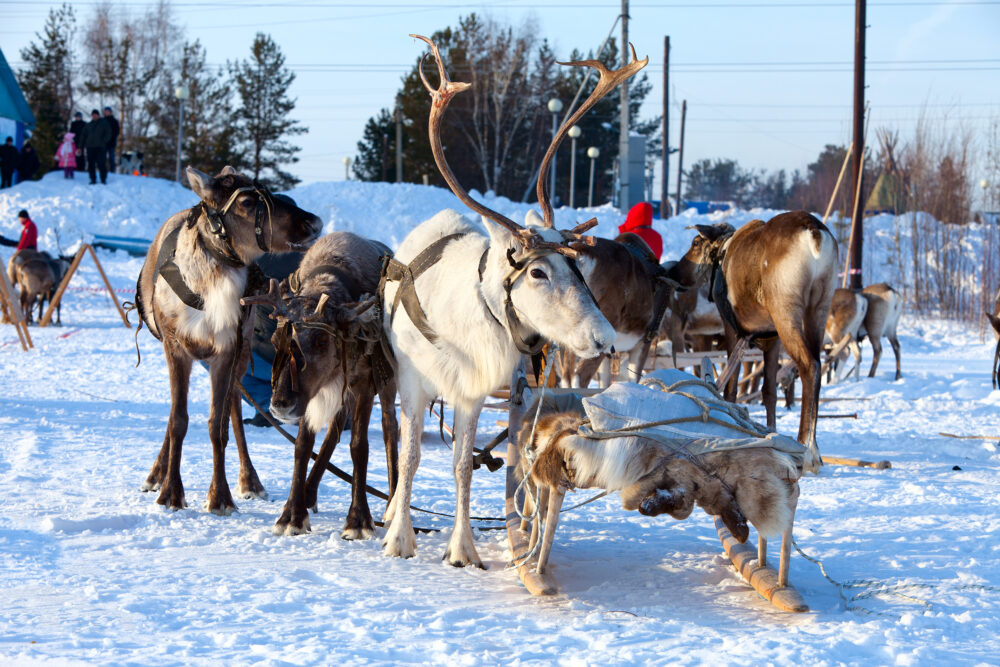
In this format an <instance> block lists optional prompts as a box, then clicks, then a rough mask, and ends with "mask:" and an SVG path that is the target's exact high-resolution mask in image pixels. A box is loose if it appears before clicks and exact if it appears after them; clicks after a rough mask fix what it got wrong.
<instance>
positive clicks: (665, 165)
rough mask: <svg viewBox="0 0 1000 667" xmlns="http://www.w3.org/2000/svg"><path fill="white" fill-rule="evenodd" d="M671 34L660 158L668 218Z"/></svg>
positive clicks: (664, 215)
mask: <svg viewBox="0 0 1000 667" xmlns="http://www.w3.org/2000/svg"><path fill="white" fill-rule="evenodd" d="M669 128H670V35H667V36H666V37H664V38H663V132H661V136H662V137H663V140H662V144H663V150H662V157H661V158H660V164H661V168H662V169H663V174H662V178H661V179H660V217H661V218H663V219H664V220H666V219H667V216H668V212H669V211H670V203H669V202H668V201H667V183H669V180H668V179H669V178H670V141H669V137H670V132H669V131H668V130H669Z"/></svg>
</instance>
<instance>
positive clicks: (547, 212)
mask: <svg viewBox="0 0 1000 667" xmlns="http://www.w3.org/2000/svg"><path fill="white" fill-rule="evenodd" d="M628 46H629V48H630V49H631V50H632V62H630V63H628V64H627V65H622V66H621V67H620V68H619V69H616V70H609V69H608V68H607V66H606V65H605V64H604V63H602V62H601V61H600V60H572V61H570V62H565V63H564V62H559V64H560V65H567V66H574V67H579V66H584V67H592V68H594V69H596V70H597V72H598V73H599V74H600V79H599V80H598V81H597V86H596V87H595V88H594V92H592V93H591V94H590V97H588V98H587V99H586V100H584V102H583V104H581V105H580V108H578V109H577V110H576V111H575V112H573V115H572V116H570V117H569V118H568V119H567V120H566V122H564V123H563V124H562V127H560V128H559V131H558V132H556V136H555V137H553V139H552V143H551V144H549V149H548V150H547V151H545V157H543V158H542V166H541V168H540V169H539V170H538V186H537V188H536V191H537V193H538V205H539V206H540V207H541V209H542V220H543V221H544V223H545V226H546V227H551V226H552V225H553V220H552V205H551V204H550V203H549V193H548V192H547V191H546V184H547V183H548V181H549V179H547V178H545V174H546V172H548V169H549V165H550V164H552V158H554V157H555V154H556V150H557V149H558V148H559V144H561V143H562V141H563V139H565V138H566V135H567V134H568V133H569V128H571V127H573V126H574V125H576V124H577V123H578V122H579V121H580V119H581V118H583V115H584V114H585V113H587V112H588V111H590V109H591V108H592V107H593V106H594V105H595V104H597V103H598V102H599V101H600V100H601V98H603V97H604V96H605V95H607V94H608V93H610V92H611V91H612V90H614V89H615V88H617V87H618V85H619V84H621V82H622V81H624V80H625V79H627V78H629V77H631V76H633V75H634V74H636V73H637V72H638V71H639V70H641V69H642V68H643V67H645V66H646V65H647V64H648V63H649V56H646V57H645V58H643V59H642V60H639V59H638V58H637V57H636V55H635V47H634V46H632V43H631V42H629V45H628ZM590 222H593V224H590ZM584 224H585V225H588V224H589V225H590V226H589V227H585V228H584V230H586V229H589V228H590V227H593V225H595V224H597V220H596V219H595V220H593V221H588V222H586V223H584ZM584 230H580V231H584ZM571 233H575V234H579V232H578V231H577V230H576V229H574V230H573V231H572V232H571Z"/></svg>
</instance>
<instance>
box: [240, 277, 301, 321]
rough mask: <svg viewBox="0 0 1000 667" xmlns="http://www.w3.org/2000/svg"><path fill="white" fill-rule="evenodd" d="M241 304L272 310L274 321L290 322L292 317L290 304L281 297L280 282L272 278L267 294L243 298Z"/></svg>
mask: <svg viewBox="0 0 1000 667" xmlns="http://www.w3.org/2000/svg"><path fill="white" fill-rule="evenodd" d="M240 304H241V305H244V306H250V305H254V304H257V305H261V306H267V307H269V308H271V310H272V312H271V315H270V317H271V319H273V320H288V319H290V318H291V316H292V315H291V313H290V312H289V310H288V304H287V303H286V302H285V300H284V299H283V298H282V297H281V290H280V289H279V288H278V281H277V280H275V279H274V278H271V283H270V285H269V287H268V290H267V292H265V293H264V294H258V295H256V296H246V297H243V298H242V299H240Z"/></svg>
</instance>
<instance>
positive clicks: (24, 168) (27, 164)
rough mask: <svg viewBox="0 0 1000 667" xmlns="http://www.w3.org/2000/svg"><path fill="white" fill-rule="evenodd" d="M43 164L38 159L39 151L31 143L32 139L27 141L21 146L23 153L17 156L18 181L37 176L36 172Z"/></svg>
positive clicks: (28, 179)
mask: <svg viewBox="0 0 1000 667" xmlns="http://www.w3.org/2000/svg"><path fill="white" fill-rule="evenodd" d="M41 165H42V163H41V161H40V160H39V159H38V151H36V150H35V147H34V146H32V145H31V142H30V141H25V142H24V145H23V146H21V154H20V155H19V156H18V158H17V182H18V183H21V182H23V181H30V180H31V179H32V178H34V177H35V172H37V171H38V168H39V167H40V166H41Z"/></svg>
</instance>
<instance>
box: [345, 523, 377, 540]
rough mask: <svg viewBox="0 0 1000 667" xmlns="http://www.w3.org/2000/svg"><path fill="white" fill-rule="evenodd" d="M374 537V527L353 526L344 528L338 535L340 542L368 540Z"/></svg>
mask: <svg viewBox="0 0 1000 667" xmlns="http://www.w3.org/2000/svg"><path fill="white" fill-rule="evenodd" d="M373 537H375V527H374V526H372V527H370V528H369V527H368V526H353V527H350V528H347V527H345V528H344V530H343V531H342V532H341V533H340V539H342V540H370V539H372V538H373Z"/></svg>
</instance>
